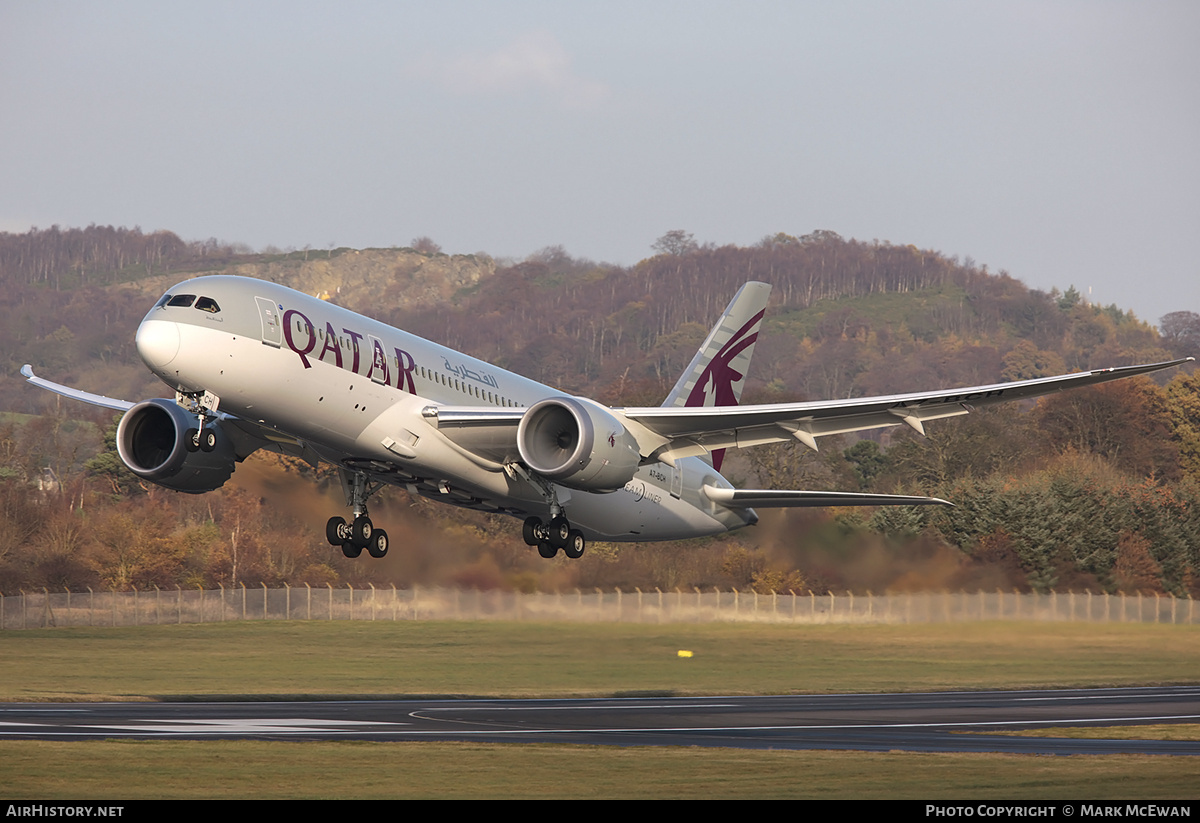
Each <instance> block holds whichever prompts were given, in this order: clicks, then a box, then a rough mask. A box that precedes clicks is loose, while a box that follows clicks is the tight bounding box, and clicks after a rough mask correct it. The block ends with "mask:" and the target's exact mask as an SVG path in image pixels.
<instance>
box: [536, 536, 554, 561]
mask: <svg viewBox="0 0 1200 823" xmlns="http://www.w3.org/2000/svg"><path fill="white" fill-rule="evenodd" d="M538 554H540V555H541V556H542V557H544V558H546V559H547V560H553V559H554V555H556V554H558V547H557V546H552V545H550V543H549V541H547V540H543V541H541V542H540V543H538Z"/></svg>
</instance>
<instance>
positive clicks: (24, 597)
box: [0, 586, 1200, 630]
mask: <svg viewBox="0 0 1200 823" xmlns="http://www.w3.org/2000/svg"><path fill="white" fill-rule="evenodd" d="M233 620H518V621H521V620H525V621H592V622H626V623H718V622H760V623H804V624H818V623H861V624H871V623H876V624H904V623H952V622H966V621H980V620H1018V621H1041V622H1053V621H1081V622H1082V621H1091V622H1112V623H1169V624H1178V625H1195V624H1196V623H1197V622H1200V609H1197V608H1195V601H1194V600H1192V598H1190V597H1187V598H1179V597H1173V596H1170V595H1156V594H1151V595H1141V594H1134V595H1125V594H1092V593H1090V592H1078V593H1077V592H1051V593H1049V594H1022V593H1018V592H982V591H980V592H927V593H902V594H882V595H878V594H866V595H862V594H859V595H856V594H851V593H848V592H847V593H843V594H835V593H832V592H829V593H826V594H815V593H812V592H806V593H803V594H792V593H787V594H757V593H755V592H739V591H736V590H734V591H716V590H712V591H700V590H698V589H693V590H691V591H683V590H679V589H676V590H674V591H660V590H657V589H655V590H654V591H649V592H644V591H640V590H634V591H632V592H628V591H621V590H619V589H618V590H615V591H609V592H603V591H600V590H599V589H596V590H593V591H591V592H583V591H578V590H577V591H573V592H569V593H559V594H547V593H531V594H527V593H521V592H502V591H477V590H473V589H446V588H424V587H414V588H411V589H397V588H383V589H377V588H374V587H372V588H368V589H353V588H350V587H343V588H335V587H333V586H325V587H323V588H313V587H310V586H304V587H302V588H301V587H287V586H285V587H284V588H282V589H268V588H266V587H265V586H260V587H245V586H241V587H238V588H229V589H225V588H222V589H218V590H212V589H208V590H205V589H175V590H162V589H155V590H153V591H130V592H116V591H92V590H90V589H89V590H88V591H86V592H50V591H46V590H42V591H39V592H22V593H19V594H16V595H7V596H0V630H12V629H32V628H46V627H52V626H137V625H156V624H170V623H220V622H225V621H233Z"/></svg>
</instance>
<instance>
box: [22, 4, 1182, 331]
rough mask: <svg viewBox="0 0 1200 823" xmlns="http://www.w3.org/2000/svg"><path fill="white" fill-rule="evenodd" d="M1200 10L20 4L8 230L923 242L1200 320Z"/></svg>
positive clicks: (304, 237) (320, 240) (603, 252)
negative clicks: (833, 235)
mask: <svg viewBox="0 0 1200 823" xmlns="http://www.w3.org/2000/svg"><path fill="white" fill-rule="evenodd" d="M1198 43H1200V3H1197V2H1194V0H1180V2H1154V0H1148V1H1145V2H1106V0H1080V1H1079V2H1074V1H1069V2H1067V1H1064V2H1052V1H1050V0H1034V1H1029V2H1027V1H1026V0H998V2H969V3H967V2H959V1H958V0H948V1H947V2H925V1H924V0H910V1H907V2H900V1H899V0H897V1H896V2H870V1H869V0H861V1H860V2H833V1H832V0H829V1H828V2H801V1H800V0H792V1H791V2H766V1H765V0H764V1H763V2H754V1H753V0H741V2H697V1H696V0H689V2H657V1H656V0H639V2H615V1H614V0H606V2H583V1H582V0H573V2H519V0H507V1H506V2H454V0H447V1H446V2H439V3H431V2H420V3H417V2H412V3H409V2H398V1H397V0H389V1H388V2H374V3H372V2H353V1H351V2H346V0H340V1H339V2H337V3H316V2H232V3H227V2H211V0H210V1H208V2H204V3H176V2H168V3H164V2H161V1H160V0H155V1H153V2H135V1H134V0H129V1H128V2H116V1H115V0H113V1H111V2H104V1H102V0H97V1H95V2H54V0H3V2H0V230H7V231H25V230H27V229H28V228H29V227H30V226H31V225H34V226H38V227H42V228H45V227H48V226H50V225H52V224H55V223H57V224H59V225H61V226H64V227H65V226H86V225H88V224H89V223H98V224H112V225H123V226H130V227H132V226H134V225H137V226H141V227H142V229H143V230H146V231H151V230H154V229H159V228H164V229H170V230H172V231H174V232H176V233H177V234H179V235H180V236H181V237H183V238H185V239H188V240H202V239H206V238H209V237H216V238H218V239H220V240H223V241H228V242H242V243H247V244H249V245H251V246H253V247H255V248H262V247H264V246H267V245H274V246H277V247H280V248H286V247H295V248H303V247H305V246H311V247H313V248H327V247H329V246H330V245H331V244H332V245H338V246H353V247H367V246H403V245H407V244H408V243H409V242H410V241H411V240H412V239H413V238H415V237H419V236H422V235H427V236H429V237H432V238H433V239H434V240H435V241H437V242H438V243H440V244H441V245H442V247H443V248H444V249H445V250H446V251H448V252H463V253H468V252H476V251H485V252H487V253H489V254H492V255H494V256H500V257H518V258H521V257H524V256H526V255H528V254H530V253H532V252H534V251H536V250H538V249H540V248H542V247H544V246H548V245H562V246H564V247H565V248H566V249H567V251H568V252H570V253H571V254H573V255H575V256H581V257H588V258H591V259H594V260H597V261H607V262H613V263H622V264H632V263H635V262H637V261H638V260H639V259H641V258H643V257H646V256H648V255H649V254H650V253H651V250H650V245H651V244H652V243H653V242H654V240H655V239H656V238H657V237H659V236H660V235H662V234H663V233H664V232H666V231H668V230H671V229H684V230H686V231H689V232H692V233H693V234H694V235H695V237H696V239H697V240H698V241H700V242H711V243H715V244H718V245H720V244H724V243H737V244H739V245H748V244H752V243H754V242H756V241H758V240H759V239H760V238H761V237H762V236H764V235H766V234H773V233H775V232H779V231H783V232H788V233H790V234H804V233H807V232H810V231H812V230H814V229H829V230H832V231H836V232H838V233H839V234H841V235H842V236H843V237H847V238H850V237H853V238H857V239H860V240H868V241H869V240H872V239H879V240H882V241H889V242H892V243H899V244H907V243H912V244H915V245H916V246H918V247H921V248H928V249H934V250H937V251H940V252H943V253H944V254H947V255H958V256H959V257H960V258H966V257H971V258H973V259H974V260H975V261H976V262H977V263H980V264H987V265H988V267H989V269H990V270H992V271H997V270H1000V269H1005V270H1007V271H1008V272H1009V273H1010V274H1012V275H1013V276H1015V277H1017V278H1019V279H1021V280H1023V281H1024V282H1025V283H1027V284H1029V285H1030V286H1032V287H1034V288H1041V289H1044V290H1049V289H1050V288H1051V287H1054V286H1057V287H1059V288H1060V289H1065V288H1066V287H1068V286H1070V285H1075V286H1076V287H1077V288H1079V290H1080V291H1081V292H1083V293H1084V294H1085V295H1086V294H1087V293H1088V290H1089V288H1090V289H1091V294H1092V299H1093V301H1095V302H1099V303H1104V304H1107V303H1116V304H1118V305H1119V306H1121V307H1123V308H1131V309H1133V310H1134V311H1135V312H1136V313H1137V315H1138V316H1139V317H1141V318H1143V319H1145V320H1149V321H1151V322H1154V323H1157V321H1158V319H1159V317H1161V316H1162V315H1163V314H1165V313H1167V312H1170V311H1175V310H1178V309H1188V310H1192V311H1200V266H1198V264H1197V258H1196V255H1197V254H1198V253H1200V252H1197V250H1196V249H1193V248H1192V247H1191V245H1192V241H1193V240H1195V239H1196V236H1197V229H1198V227H1200V148H1198V147H1197V138H1200V47H1198V46H1197V44H1198Z"/></svg>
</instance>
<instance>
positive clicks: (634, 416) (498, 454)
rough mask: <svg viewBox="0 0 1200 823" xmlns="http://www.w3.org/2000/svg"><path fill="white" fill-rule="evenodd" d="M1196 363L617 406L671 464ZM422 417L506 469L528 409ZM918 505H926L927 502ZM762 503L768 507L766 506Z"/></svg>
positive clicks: (436, 411)
mask: <svg viewBox="0 0 1200 823" xmlns="http://www.w3.org/2000/svg"><path fill="white" fill-rule="evenodd" d="M1194 359H1195V358H1193V357H1185V358H1183V359H1181V360H1171V361H1167V362H1164V363H1149V364H1146V365H1142V366H1120V367H1117V368H1111V369H1096V370H1094V371H1086V372H1079V373H1077V374H1065V375H1060V376H1058V377H1041V378H1038V379H1035V380H1021V381H1018V382H1014V383H993V384H990V385H987V386H972V387H970V388H964V389H952V390H946V389H942V390H939V391H930V392H916V393H912V394H894V395H887V396H883V397H857V398H853V399H850V400H832V401H830V400H822V401H817V402H808V403H771V404H767V405H758V406H652V407H644V408H643V407H631V408H616V409H612V411H613V412H615V413H617V414H618V415H620V416H621V417H623V418H624V420H625V421H626V423H627V424H628V426H629V429H630V430H631V431H632V432H633V434H634V436H635V437H636V438H637V440H638V445H639V447H640V450H641V453H642V457H643V458H644V459H645V460H651V459H657V460H664V461H666V462H671V461H673V460H675V459H677V458H680V457H692V456H698V455H703V454H706V453H708V452H711V451H714V450H716V449H733V448H746V447H749V446H759V445H763V444H765V443H779V442H784V441H787V440H790V439H792V438H795V439H797V440H799V441H800V442H802V443H804V444H805V445H807V446H809V447H811V448H814V449H815V448H816V447H817V442H816V439H817V438H818V437H823V436H826V435H831V434H845V433H847V432H856V431H863V430H866V429H876V428H884V427H887V426H898V425H900V424H901V423H904V424H907V425H909V426H911V427H912V428H913V429H915V430H916V431H918V432H920V433H921V434H924V433H925V428H924V425H923V424H924V422H925V421H926V420H939V419H942V418H945V417H957V416H959V415H963V414H968V413H970V412H971V411H973V410H974V409H975V408H977V407H980V406H989V405H992V404H994V403H1004V402H1008V401H1012V400H1023V399H1027V398H1031V397H1041V396H1043V395H1047V394H1053V393H1055V392H1059V391H1064V390H1066V389H1074V388H1080V387H1082V386H1093V385H1096V384H1098V383H1107V382H1109V381H1110V380H1120V379H1122V378H1125V377H1134V376H1136V375H1139V374H1149V373H1150V372H1155V371H1160V370H1162V369H1169V368H1171V367H1172V366H1178V365H1180V364H1182V363H1186V362H1188V361H1191V360H1194ZM424 413H425V417H426V418H427V419H428V420H429V421H430V423H431V424H433V425H434V426H435V427H437V428H438V429H439V430H441V432H442V433H443V434H444V435H446V436H447V437H448V438H450V439H451V440H454V441H455V442H456V443H458V444H459V445H460V446H462V447H463V448H465V449H467V450H469V451H471V452H473V453H475V454H477V455H479V456H483V457H487V458H489V459H492V460H495V461H497V462H501V463H503V462H507V461H510V460H516V459H517V457H516V448H515V445H516V443H515V439H516V430H517V425H518V424H519V423H520V421H521V416H522V415H523V414H524V409H516V408H514V409H482V408H478V407H471V406H439V405H431V406H428V407H427V408H426V409H425V412H424ZM799 500H800V498H796V500H795V501H793V502H789V503H786V504H783V503H778V502H777V503H775V504H774V505H776V506H778V505H791V506H796V505H804V504H802V503H800V502H798V501H799ZM919 500H921V501H926V502H928V501H929V498H919ZM939 502H941V501H939ZM746 505H750V504H746ZM757 505H762V506H766V505H770V504H767V503H765V502H760V503H758V504H757ZM813 505H849V504H848V503H841V504H838V503H825V504H813ZM868 505H878V503H872V504H868Z"/></svg>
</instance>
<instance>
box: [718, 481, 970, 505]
mask: <svg viewBox="0 0 1200 823" xmlns="http://www.w3.org/2000/svg"><path fill="white" fill-rule="evenodd" d="M704 495H705V497H707V498H708V499H709V500H711V501H713V502H714V503H720V504H721V505H722V506H728V507H730V508H732V509H751V508H758V509H772V508H774V509H780V508H793V509H795V508H818V507H824V506H925V505H937V506H953V505H954V504H953V503H951V502H950V501H948V500H942V499H941V498H940V497H916V496H911V495H907V494H860V493H858V492H822V491H800V490H796V489H726V488H721V487H718V486H705V487H704Z"/></svg>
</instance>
